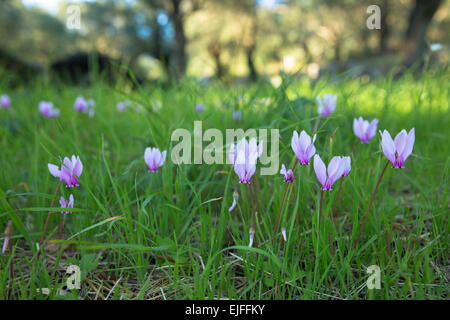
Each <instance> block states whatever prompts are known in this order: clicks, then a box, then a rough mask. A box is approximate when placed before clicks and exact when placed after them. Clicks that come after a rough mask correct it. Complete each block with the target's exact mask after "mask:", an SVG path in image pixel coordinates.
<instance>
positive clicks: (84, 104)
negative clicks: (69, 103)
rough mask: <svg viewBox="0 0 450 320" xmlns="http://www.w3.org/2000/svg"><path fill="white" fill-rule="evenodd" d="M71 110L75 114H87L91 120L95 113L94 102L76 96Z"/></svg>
mask: <svg viewBox="0 0 450 320" xmlns="http://www.w3.org/2000/svg"><path fill="white" fill-rule="evenodd" d="M73 109H74V110H75V111H77V112H81V113H87V114H88V115H89V116H90V117H91V118H92V117H93V116H94V113H95V101H94V100H93V99H88V100H86V99H84V97H82V96H78V97H77V98H76V100H75V103H74V105H73Z"/></svg>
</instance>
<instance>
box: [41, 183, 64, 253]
mask: <svg viewBox="0 0 450 320" xmlns="http://www.w3.org/2000/svg"><path fill="white" fill-rule="evenodd" d="M61 183H62V181H61V180H60V181H59V183H58V185H57V186H56V190H55V193H54V194H53V200H52V203H51V204H50V209H51V208H53V205H54V204H55V200H56V195H57V194H58V191H59V187H60V186H61ZM51 215H52V212H51V211H49V212H48V215H47V219H46V220H45V225H44V230H43V231H42V237H41V241H40V242H39V252H40V249H41V247H42V244H43V243H44V240H45V235H46V233H47V230H48V225H49V223H50V217H51ZM39 252H38V255H39Z"/></svg>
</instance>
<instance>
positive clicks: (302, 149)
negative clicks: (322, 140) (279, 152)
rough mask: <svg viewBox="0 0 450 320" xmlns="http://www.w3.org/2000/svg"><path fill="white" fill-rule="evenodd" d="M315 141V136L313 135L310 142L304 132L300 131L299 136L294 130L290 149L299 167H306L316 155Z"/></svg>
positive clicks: (309, 138)
mask: <svg viewBox="0 0 450 320" xmlns="http://www.w3.org/2000/svg"><path fill="white" fill-rule="evenodd" d="M315 140H316V135H314V137H313V141H312V142H311V137H310V136H309V135H308V134H307V133H306V132H305V131H302V132H301V133H300V136H299V135H298V133H297V131H295V130H294V132H293V134H292V139H291V147H292V151H294V153H295V156H296V157H297V159H298V161H299V163H300V164H301V165H308V164H309V160H310V159H311V157H312V156H313V155H314V154H315V153H316V148H315V147H314V141H315Z"/></svg>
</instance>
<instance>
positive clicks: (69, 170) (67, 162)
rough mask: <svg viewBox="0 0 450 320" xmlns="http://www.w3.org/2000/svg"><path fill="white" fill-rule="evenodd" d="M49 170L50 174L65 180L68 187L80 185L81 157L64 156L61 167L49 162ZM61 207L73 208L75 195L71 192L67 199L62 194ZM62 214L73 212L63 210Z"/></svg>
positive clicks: (61, 180) (62, 180)
mask: <svg viewBox="0 0 450 320" xmlns="http://www.w3.org/2000/svg"><path fill="white" fill-rule="evenodd" d="M48 170H49V171H50V174H51V175H52V176H54V177H55V178H59V181H60V183H61V182H64V183H65V184H66V187H67V188H73V187H78V186H79V184H78V179H79V178H80V176H81V173H82V172H83V164H82V163H81V160H80V157H78V156H77V157H75V155H72V159H69V158H67V157H65V158H64V161H63V163H62V164H61V168H58V166H57V165H54V164H51V163H49V164H48ZM59 203H60V205H61V208H65V209H70V208H73V204H74V198H73V195H72V194H70V196H69V199H68V200H66V199H64V197H62V196H61V199H60V200H59ZM61 213H62V214H65V213H71V212H70V211H62V212H61Z"/></svg>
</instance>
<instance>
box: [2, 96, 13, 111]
mask: <svg viewBox="0 0 450 320" xmlns="http://www.w3.org/2000/svg"><path fill="white" fill-rule="evenodd" d="M0 106H1V107H2V108H3V109H7V108H9V107H10V106H11V99H10V98H9V97H8V96H7V95H6V94H3V95H1V96H0Z"/></svg>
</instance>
